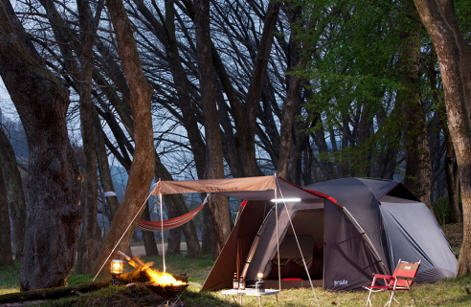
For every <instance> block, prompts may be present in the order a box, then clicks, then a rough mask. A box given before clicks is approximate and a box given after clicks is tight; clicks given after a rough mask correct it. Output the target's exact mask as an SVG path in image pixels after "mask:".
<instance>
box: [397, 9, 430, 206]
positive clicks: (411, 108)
mask: <svg viewBox="0 0 471 307" xmlns="http://www.w3.org/2000/svg"><path fill="white" fill-rule="evenodd" d="M401 7H402V9H403V12H402V14H401V15H400V16H403V17H402V22H401V25H402V29H401V33H400V37H401V47H400V50H399V75H400V80H401V85H402V86H401V89H400V90H399V91H398V94H397V95H398V97H397V100H398V102H399V103H400V104H401V109H402V114H403V115H404V129H403V131H404V144H405V145H404V151H405V161H406V174H405V179H404V184H405V185H406V186H407V187H408V188H409V189H410V190H411V191H412V192H413V193H414V194H415V195H416V196H417V197H418V198H419V199H420V200H421V201H423V202H424V203H425V204H427V206H428V207H429V208H431V206H432V204H431V198H430V197H431V184H432V162H431V159H430V146H429V142H428V137H427V123H426V119H425V111H424V106H423V104H422V100H421V98H422V95H421V90H420V89H421V88H422V87H421V84H420V71H419V61H420V47H421V44H420V43H421V41H420V36H421V33H420V32H421V29H420V27H419V26H420V20H419V16H418V15H417V11H416V10H415V8H414V5H413V3H412V2H410V1H407V0H406V1H402V2H401Z"/></svg>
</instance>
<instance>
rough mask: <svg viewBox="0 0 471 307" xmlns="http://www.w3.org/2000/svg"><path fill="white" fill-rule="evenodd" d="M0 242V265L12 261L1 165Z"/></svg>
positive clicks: (6, 201)
mask: <svg viewBox="0 0 471 307" xmlns="http://www.w3.org/2000/svg"><path fill="white" fill-rule="evenodd" d="M0 244H1V246H2V251H1V252H0V265H7V264H12V263H13V257H12V252H11V237H10V214H8V200H7V189H6V188H5V180H4V179H3V172H2V166H1V165H0Z"/></svg>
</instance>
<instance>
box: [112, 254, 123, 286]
mask: <svg viewBox="0 0 471 307" xmlns="http://www.w3.org/2000/svg"><path fill="white" fill-rule="evenodd" d="M123 267H124V261H123V260H119V259H113V260H111V267H110V273H111V284H112V285H118V284H119V281H118V278H119V275H121V274H122V273H123Z"/></svg>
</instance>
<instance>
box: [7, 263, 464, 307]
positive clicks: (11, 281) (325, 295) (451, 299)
mask: <svg viewBox="0 0 471 307" xmlns="http://www.w3.org/2000/svg"><path fill="white" fill-rule="evenodd" d="M143 260H144V261H154V262H155V267H157V268H160V267H161V263H162V260H161V258H159V257H155V258H147V257H144V258H143ZM212 263H213V261H212V260H211V258H210V256H202V257H200V258H197V259H189V258H186V257H184V256H170V257H169V256H167V270H168V271H169V272H172V273H175V274H183V273H186V274H188V275H189V276H190V282H191V284H190V287H189V288H188V291H186V292H184V294H183V295H182V297H181V300H182V301H183V302H184V304H185V306H206V307H211V306H239V305H238V298H233V297H227V298H226V299H224V297H223V295H221V294H219V293H217V292H206V293H201V292H199V289H200V287H199V286H198V284H202V283H204V280H205V278H206V275H207V274H208V273H209V270H210V268H211V266H212ZM19 269H20V268H19V264H18V263H17V262H16V263H15V265H14V266H3V267H0V294H6V293H10V292H16V291H19V285H18V276H19ZM90 279H91V276H88V275H78V274H74V273H72V275H71V277H70V279H69V284H77V283H82V282H88V281H90ZM120 289H122V288H119V287H118V288H116V287H110V288H105V289H101V290H99V291H95V292H94V293H91V294H87V295H83V296H81V297H79V298H77V297H75V298H65V299H61V300H55V301H48V302H44V303H43V304H42V306H70V305H72V304H75V305H74V306H87V305H88V306H91V305H95V304H94V302H100V304H105V305H106V304H110V305H114V304H116V303H118V302H117V301H116V299H117V292H118V291H120ZM467 291H470V292H471V276H467V277H464V278H455V279H449V280H443V281H440V282H436V283H431V284H416V285H415V286H414V296H415V297H416V301H417V304H416V305H417V306H470V305H471V294H469V293H468V292H467ZM315 292H316V295H317V296H318V298H319V302H320V305H321V306H364V305H365V302H366V297H367V293H366V292H364V291H357V292H330V291H325V290H322V289H321V288H316V289H315ZM388 296H389V293H378V294H374V295H373V304H374V306H382V305H384V303H385V302H386V301H387V300H388ZM118 298H119V297H118ZM234 299H235V300H234ZM278 299H279V304H278V305H277V304H276V300H275V297H273V296H268V297H264V298H263V299H262V303H263V306H268V307H269V306H289V307H291V306H293V307H294V306H317V304H316V301H315V299H314V295H313V293H312V291H311V290H310V289H294V290H283V291H282V292H281V293H280V294H279V295H278ZM397 299H398V300H399V302H400V303H401V306H406V305H407V306H410V305H412V301H411V299H410V296H409V294H408V293H405V292H402V293H398V294H397ZM90 302H92V303H90ZM243 302H244V306H257V305H258V298H253V297H245V298H244V299H243ZM395 305H396V306H398V304H395Z"/></svg>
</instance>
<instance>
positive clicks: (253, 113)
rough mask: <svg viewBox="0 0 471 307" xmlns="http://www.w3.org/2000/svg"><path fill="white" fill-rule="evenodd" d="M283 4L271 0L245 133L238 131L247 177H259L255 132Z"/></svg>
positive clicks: (251, 83)
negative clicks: (274, 36) (275, 31)
mask: <svg viewBox="0 0 471 307" xmlns="http://www.w3.org/2000/svg"><path fill="white" fill-rule="evenodd" d="M280 5H281V2H280V1H277V0H271V1H270V2H269V3H268V8H267V12H266V14H265V19H264V24H263V33H262V37H261V39H260V44H259V46H258V51H257V57H256V58H255V59H254V69H253V72H252V77H251V80H250V86H249V89H248V91H247V98H246V105H247V122H246V123H245V127H246V128H245V129H244V131H237V136H239V137H241V138H240V139H239V155H240V157H241V160H242V166H243V168H244V173H245V176H257V175H259V170H258V166H257V161H256V159H255V158H256V157H255V130H256V121H257V116H258V110H259V101H260V97H261V94H262V87H263V83H264V80H265V76H266V71H267V64H268V58H269V57H270V52H271V47H272V43H273V35H274V30H275V25H276V21H277V20H278V11H279V8H280Z"/></svg>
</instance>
